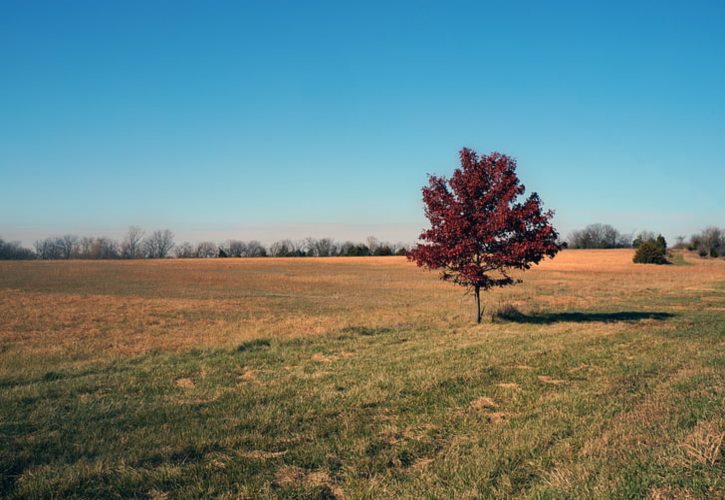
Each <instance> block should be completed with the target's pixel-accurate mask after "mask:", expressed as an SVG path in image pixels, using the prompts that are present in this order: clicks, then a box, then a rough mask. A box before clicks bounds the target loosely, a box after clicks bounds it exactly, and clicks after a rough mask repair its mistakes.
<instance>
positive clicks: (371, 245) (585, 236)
mask: <svg viewBox="0 0 725 500" xmlns="http://www.w3.org/2000/svg"><path fill="white" fill-rule="evenodd" d="M660 238H661V242H660V244H664V245H665V246H666V242H664V238H662V236H661V235H656V234H655V233H653V232H650V231H641V232H639V233H638V234H636V235H634V234H624V233H620V232H619V231H618V230H616V229H615V228H614V227H612V226H610V225H609V224H590V225H589V226H587V227H585V228H584V229H580V230H577V231H573V232H572V233H571V234H570V236H569V239H568V241H565V242H562V243H564V244H565V245H566V246H568V247H569V248H639V246H640V245H641V244H642V243H644V242H646V241H658V240H659V239H660ZM673 248H687V249H689V250H692V251H696V252H697V253H698V254H699V255H700V256H701V257H718V256H721V257H725V229H719V228H717V227H712V226H711V227H707V228H705V229H703V230H702V231H700V232H699V233H697V234H694V235H692V237H691V238H690V240H689V241H687V242H686V241H685V237H684V236H679V237H678V238H677V241H676V243H675V245H674V246H673ZM406 251H407V246H406V245H404V244H401V243H398V244H390V243H385V242H381V241H378V240H377V239H376V238H374V237H372V236H371V237H369V238H367V240H366V242H365V243H355V242H351V241H346V242H343V243H340V242H337V241H335V240H333V239H331V238H319V239H317V238H305V239H304V240H289V239H285V240H280V241H276V242H274V243H272V244H271V245H269V246H268V247H267V246H265V245H263V244H262V243H260V242H259V241H256V240H252V241H240V240H234V239H232V240H227V241H225V242H223V243H215V242H212V241H202V242H201V243H195V244H194V243H189V242H182V243H178V244H177V243H176V242H175V241H174V233H172V232H171V231H169V230H168V229H165V230H158V231H153V232H151V233H149V234H146V232H145V231H144V230H143V229H141V228H139V227H136V226H132V227H131V228H129V230H128V233H126V235H125V236H124V238H123V239H122V240H121V241H116V240H114V239H111V238H106V237H83V238H79V237H78V236H74V235H64V236H52V237H48V238H45V239H42V240H38V241H36V242H35V243H34V244H33V248H32V249H31V248H25V247H23V246H22V245H21V244H20V243H19V242H8V241H4V240H3V239H2V238H0V260H28V259H42V260H53V259H165V258H170V257H176V258H180V259H197V258H211V257H332V256H339V257H360V256H369V255H405V253H406Z"/></svg>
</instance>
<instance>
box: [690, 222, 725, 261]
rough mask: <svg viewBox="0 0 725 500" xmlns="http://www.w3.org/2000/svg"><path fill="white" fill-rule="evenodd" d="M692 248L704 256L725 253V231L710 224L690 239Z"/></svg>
mask: <svg viewBox="0 0 725 500" xmlns="http://www.w3.org/2000/svg"><path fill="white" fill-rule="evenodd" d="M690 248H692V249H693V250H697V252H698V253H699V254H700V255H701V256H702V257H717V256H718V255H725V231H723V230H721V229H720V228H717V227H715V226H709V227H706V228H705V229H703V230H702V232H701V233H699V234H694V235H693V236H692V238H691V239H690Z"/></svg>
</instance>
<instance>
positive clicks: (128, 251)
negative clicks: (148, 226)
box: [121, 226, 145, 259]
mask: <svg viewBox="0 0 725 500" xmlns="http://www.w3.org/2000/svg"><path fill="white" fill-rule="evenodd" d="M144 234H145V232H144V230H143V229H141V228H140V227H138V226H131V227H129V228H128V233H126V237H125V238H124V239H123V242H122V243H121V255H122V256H123V258H125V259H140V258H141V257H143V237H144Z"/></svg>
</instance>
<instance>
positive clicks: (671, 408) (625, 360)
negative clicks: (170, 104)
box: [0, 251, 725, 498]
mask: <svg viewBox="0 0 725 500" xmlns="http://www.w3.org/2000/svg"><path fill="white" fill-rule="evenodd" d="M631 256H632V253H631V251H565V252H563V253H561V254H560V256H558V257H557V258H556V259H555V260H554V261H549V262H546V263H545V264H543V265H542V266H539V267H538V268H536V269H535V270H533V271H531V272H529V273H527V274H525V275H524V279H525V283H524V284H523V285H521V286H518V287H516V288H512V289H509V290H500V291H497V292H495V293H492V294H490V295H488V296H487V297H486V304H487V311H488V314H489V320H488V322H486V323H484V324H482V325H480V326H475V325H473V324H472V322H473V305H472V299H471V297H470V296H463V294H462V291H461V290H460V289H457V288H455V287H453V286H451V285H449V284H445V283H441V282H439V281H438V280H437V279H436V277H435V275H432V274H428V273H425V272H423V271H421V270H419V269H417V268H416V267H415V266H413V265H411V264H409V263H407V262H405V261H404V260H403V259H400V258H363V259H354V258H350V259H347V258H340V259H337V258H331V259H262V260H212V261H163V262H52V263H47V262H27V263H0V342H1V343H0V471H2V476H1V478H0V493H2V494H3V495H5V496H10V497H42V496H51V495H56V496H67V495H78V496H85V497H88V496H112V495H124V496H125V495H137V496H150V497H164V495H166V494H170V495H172V496H175V497H190V496H199V497H200V496H219V495H227V496H231V497H236V496H247V497H265V496H266V497H272V496H290V497H291V496H308V497H309V496H311V497H324V496H327V497H330V496H337V497H351V498H356V497H381V496H385V497H398V496H401V497H411V498H412V497H420V496H432V497H475V496H478V497H492V496H497V497H505V496H529V497H550V498H561V497H582V498H592V497H621V498H624V497H627V498H631V497H640V496H653V497H658V496H659V497H663V498H667V497H684V496H687V495H690V496H695V497H708V496H717V495H718V494H719V492H721V491H722V489H723V481H722V477H723V457H722V441H723V436H724V434H723V433H724V432H725V428H724V424H725V413H724V411H723V408H724V406H723V396H724V395H725V394H724V392H725V390H724V387H725V383H724V382H725V380H723V379H724V378H725V376H724V373H725V356H723V352H724V349H723V343H724V342H723V339H724V335H725V286H724V285H725V262H722V261H706V260H700V259H697V258H696V257H695V258H693V257H687V261H688V262H690V263H691V264H692V265H689V266H648V265H635V264H632V262H631Z"/></svg>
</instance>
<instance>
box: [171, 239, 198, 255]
mask: <svg viewBox="0 0 725 500" xmlns="http://www.w3.org/2000/svg"><path fill="white" fill-rule="evenodd" d="M174 255H176V258H177V259H192V258H194V257H195V255H196V250H195V249H194V245H192V244H191V243H189V242H188V241H185V242H183V243H181V244H180V245H176V247H174Z"/></svg>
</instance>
